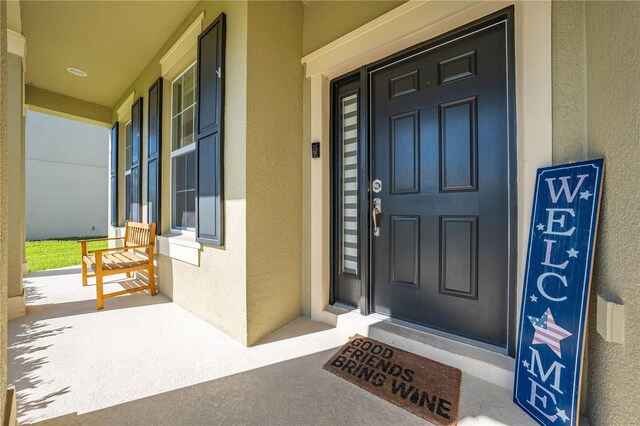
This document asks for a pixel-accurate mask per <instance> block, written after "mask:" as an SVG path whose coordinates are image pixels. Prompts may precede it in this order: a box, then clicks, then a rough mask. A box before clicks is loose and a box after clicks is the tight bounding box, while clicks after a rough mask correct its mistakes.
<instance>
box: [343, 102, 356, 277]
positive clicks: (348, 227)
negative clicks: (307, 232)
mask: <svg viewBox="0 0 640 426" xmlns="http://www.w3.org/2000/svg"><path fill="white" fill-rule="evenodd" d="M340 143H341V145H342V152H341V155H342V158H341V160H342V162H341V163H342V171H341V172H342V173H341V175H342V203H341V205H342V218H341V219H342V238H341V241H342V258H341V259H340V260H341V262H340V263H341V266H342V272H343V273H347V274H353V275H357V274H358V94H357V93H354V94H352V95H348V96H344V97H342V98H341V100H340Z"/></svg>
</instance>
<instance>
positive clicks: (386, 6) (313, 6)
mask: <svg viewBox="0 0 640 426" xmlns="http://www.w3.org/2000/svg"><path fill="white" fill-rule="evenodd" d="M402 3H404V2H403V1H375V2H371V1H341V2H335V1H311V2H307V3H305V4H304V26H303V33H302V53H303V56H304V55H307V54H309V53H311V52H313V51H315V50H317V49H319V48H321V47H322V46H324V45H326V44H328V43H331V42H332V41H334V40H336V39H338V38H340V37H342V36H343V35H345V34H347V33H349V32H351V31H353V30H355V29H356V28H358V27H361V26H362V25H364V24H366V23H367V22H369V21H371V20H373V19H375V18H377V17H378V16H381V15H383V14H385V13H387V12H388V11H390V10H391V9H394V8H396V7H398V6H399V5H401V4H402ZM302 98H303V100H302V113H303V116H302V120H303V128H302V140H303V145H304V149H303V150H302V176H303V178H302V290H301V298H302V312H303V314H304V315H306V316H310V315H311V195H310V194H311V155H310V149H311V148H310V145H311V119H310V114H311V82H310V79H305V81H304V85H303V90H302ZM321 155H323V156H324V155H329V152H326V151H325V152H322V153H321Z"/></svg>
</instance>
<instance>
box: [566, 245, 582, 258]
mask: <svg viewBox="0 0 640 426" xmlns="http://www.w3.org/2000/svg"><path fill="white" fill-rule="evenodd" d="M567 253H569V257H578V253H580V252H579V251H577V250H576V249H574V248H573V247H571V250H567Z"/></svg>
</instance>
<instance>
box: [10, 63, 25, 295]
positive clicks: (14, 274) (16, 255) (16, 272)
mask: <svg viewBox="0 0 640 426" xmlns="http://www.w3.org/2000/svg"><path fill="white" fill-rule="evenodd" d="M7 68H8V77H7V82H8V87H7V115H8V121H9V123H8V124H9V125H8V128H7V142H8V147H7V172H8V179H9V188H8V194H7V195H8V197H9V205H8V209H9V217H8V226H9V230H8V232H9V234H8V242H9V266H8V272H9V297H14V296H20V295H22V253H23V250H24V241H23V238H22V237H23V235H22V229H23V226H24V196H23V193H22V173H23V169H24V156H23V154H24V150H23V146H22V143H23V141H24V139H23V134H22V133H23V131H24V128H23V127H22V58H21V57H20V56H18V55H14V54H12V53H9V54H8V56H7Z"/></svg>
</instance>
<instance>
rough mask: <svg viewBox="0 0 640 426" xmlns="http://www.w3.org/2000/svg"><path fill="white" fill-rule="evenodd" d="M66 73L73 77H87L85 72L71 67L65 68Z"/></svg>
mask: <svg viewBox="0 0 640 426" xmlns="http://www.w3.org/2000/svg"><path fill="white" fill-rule="evenodd" d="M67 71H69V72H70V73H71V74H73V75H77V76H78V77H86V76H87V73H86V72H84V71H82V70H79V69H78V68H73V67H71V68H67Z"/></svg>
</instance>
